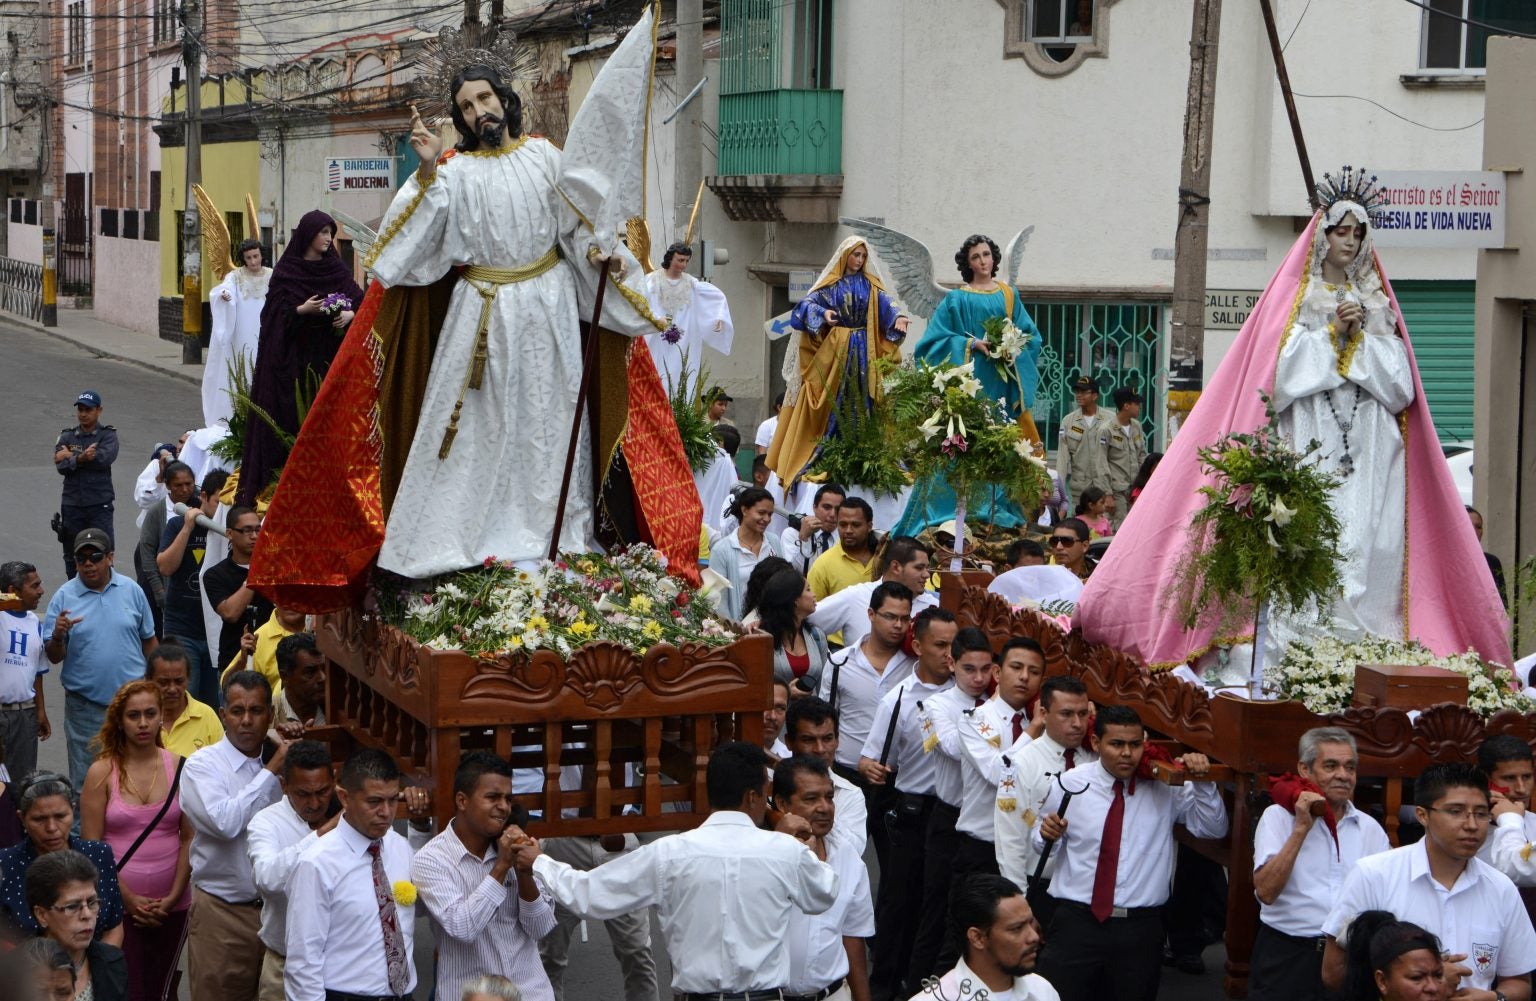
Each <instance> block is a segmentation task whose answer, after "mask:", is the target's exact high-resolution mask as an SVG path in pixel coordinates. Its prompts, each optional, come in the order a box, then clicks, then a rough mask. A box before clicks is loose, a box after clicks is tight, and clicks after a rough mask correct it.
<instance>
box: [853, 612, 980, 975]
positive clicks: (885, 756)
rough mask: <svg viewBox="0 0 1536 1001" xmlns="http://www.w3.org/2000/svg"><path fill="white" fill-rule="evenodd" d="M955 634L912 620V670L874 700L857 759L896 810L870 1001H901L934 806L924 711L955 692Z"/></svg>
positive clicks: (926, 616) (927, 620)
mask: <svg viewBox="0 0 1536 1001" xmlns="http://www.w3.org/2000/svg"><path fill="white" fill-rule="evenodd" d="M958 631H959V627H958V626H957V625H956V624H955V617H954V615H953V614H952V613H950V612H948V611H946V610H944V609H942V608H930V609H928V610H927V611H925V612H923V613H922V614H920V615H918V616H917V617H916V618H915V619H913V620H912V635H913V640H914V645H915V646H916V648H917V666H916V668H914V669H913V672H912V676H911V677H909V678H907V679H906V680H905V681H903V682H902V683H901V684H899V685H897V686H896V687H895V688H894V689H892V690H891V691H889V692H887V693H886V695H885V697H884V698H882V699H881V700H880V706H879V708H878V709H876V710H875V720H874V725H873V726H872V727H871V729H870V731H869V737H868V739H866V740H865V741H864V749H863V751H862V752H861V753H860V756H859V774H861V775H863V776H864V780H865V781H866V782H868V783H869V784H870V785H873V786H888V785H893V786H894V788H895V790H896V799H895V809H894V811H893V815H892V816H891V817H890V818H888V819H887V821H886V823H887V827H888V829H889V833H890V838H891V853H890V863H889V865H888V866H887V867H885V868H882V869H881V870H880V896H879V898H878V899H877V900H876V901H875V942H874V949H875V962H874V966H873V968H872V969H871V970H870V976H869V981H870V994H871V996H872V997H873V998H874V1001H887V999H889V998H894V997H905V996H906V995H905V994H903V993H902V988H903V981H904V979H905V977H906V972H907V965H908V963H909V962H910V961H911V958H912V942H913V940H914V939H915V938H916V936H917V924H918V913H919V908H920V905H921V904H922V894H923V848H924V844H925V842H926V840H927V833H928V818H929V817H930V816H931V815H932V814H933V808H934V804H935V803H937V802H938V796H937V791H938V762H937V760H936V756H935V755H933V754H930V753H928V752H929V750H930V745H928V743H927V741H928V737H929V736H930V735H931V734H932V721H931V719H930V718H929V716H928V715H927V713H925V712H924V709H925V708H926V706H925V703H926V702H928V701H930V700H932V699H933V698H935V697H936V696H938V695H939V694H940V693H942V692H945V691H948V690H949V689H950V688H953V687H954V683H955V682H954V678H953V671H952V670H951V668H950V662H949V648H950V644H951V643H953V642H954V640H955V633H956V632H958ZM925 721H926V727H925ZM935 739H936V738H935Z"/></svg>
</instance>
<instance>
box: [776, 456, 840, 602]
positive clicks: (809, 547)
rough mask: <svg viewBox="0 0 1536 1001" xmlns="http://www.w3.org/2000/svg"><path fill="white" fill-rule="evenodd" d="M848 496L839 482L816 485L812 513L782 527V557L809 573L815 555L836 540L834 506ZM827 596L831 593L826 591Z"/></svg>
mask: <svg viewBox="0 0 1536 1001" xmlns="http://www.w3.org/2000/svg"><path fill="white" fill-rule="evenodd" d="M847 496H848V491H847V490H844V489H843V487H842V485H841V484H839V483H823V484H822V485H821V486H819V487H817V488H816V497H815V499H814V501H813V502H812V504H811V513H810V514H808V515H806V516H805V517H804V518H803V519H801V521H800V525H799V526H798V527H795V526H790V527H789V528H786V529H784V533H783V535H782V536H781V537H780V541H781V542H783V543H784V558H785V559H787V560H789V562H790V563H792V564H793V565H794V568H795V569H796V570H799V571H800V572H801V573H810V572H811V564H812V563H815V562H816V557H818V556H820V555H821V554H822V553H824V552H826V551H827V550H828V549H831V548H832V547H833V546H834V545H836V544H837V509H838V508H840V507H842V506H843V498H845V497H847ZM829 597H831V596H830V595H829Z"/></svg>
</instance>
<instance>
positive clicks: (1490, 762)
mask: <svg viewBox="0 0 1536 1001" xmlns="http://www.w3.org/2000/svg"><path fill="white" fill-rule="evenodd" d="M1477 767H1479V768H1481V769H1482V770H1483V774H1484V775H1486V776H1488V791H1489V792H1490V793H1491V794H1492V798H1493V823H1494V827H1493V829H1492V830H1490V831H1489V832H1488V840H1486V841H1484V842H1483V847H1482V848H1481V849H1480V850H1479V851H1478V853H1477V857H1478V858H1480V859H1482V860H1483V861H1484V862H1487V863H1488V864H1489V865H1491V866H1493V867H1494V868H1495V869H1497V870H1499V871H1500V872H1502V873H1503V874H1504V875H1506V876H1508V877H1509V878H1510V879H1511V880H1513V881H1514V884H1515V885H1516V886H1519V887H1531V886H1536V862H1532V856H1533V855H1536V852H1531V851H1528V850H1527V848H1526V846H1527V845H1529V844H1531V843H1532V842H1536V812H1532V810H1531V793H1532V792H1533V791H1536V769H1533V767H1532V756H1531V745H1529V744H1527V743H1526V742H1525V741H1523V740H1521V739H1520V738H1519V737H1516V736H1515V735H1514V734H1511V733H1501V734H1498V735H1496V736H1493V737H1489V738H1488V739H1487V740H1485V741H1483V743H1482V745H1481V746H1479V747H1478V749H1477ZM1523 896H1524V891H1522V897H1523ZM1527 909H1529V907H1527Z"/></svg>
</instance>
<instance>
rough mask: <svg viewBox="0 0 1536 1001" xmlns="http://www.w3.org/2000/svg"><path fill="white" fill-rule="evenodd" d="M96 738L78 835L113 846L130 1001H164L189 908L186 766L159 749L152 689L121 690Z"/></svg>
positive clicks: (138, 684)
mask: <svg viewBox="0 0 1536 1001" xmlns="http://www.w3.org/2000/svg"><path fill="white" fill-rule="evenodd" d="M98 739H99V741H100V744H101V753H100V754H99V755H98V757H97V759H96V763H95V764H93V765H91V769H90V771H89V772H87V773H86V776H85V788H84V790H82V792H81V795H80V833H81V834H82V835H83V836H84V837H87V838H96V839H99V840H102V841H105V842H106V843H107V844H109V845H111V846H112V854H113V855H114V856H115V857H116V859H117V868H118V881H119V883H120V884H121V885H122V889H123V905H124V911H125V912H126V919H125V920H124V921H123V952H124V953H125V954H126V956H127V959H128V998H129V1001H162V999H164V998H167V997H168V996H170V994H171V986H172V977H173V975H174V973H175V971H176V965H177V962H178V960H179V959H180V957H181V947H182V942H183V939H184V933H185V930H186V925H187V907H188V906H189V905H190V904H191V902H192V896H191V890H190V887H189V884H190V882H191V876H192V869H191V863H190V861H189V859H188V854H187V851H188V847H189V846H190V844H191V841H192V827H191V825H190V824H189V823H188V822H187V820H186V818H185V817H183V816H182V812H181V803H180V782H181V763H182V760H183V759H181V758H179V757H177V756H176V755H174V754H172V753H171V752H170V751H167V750H166V749H165V747H164V746H163V744H162V737H161V733H160V690H159V689H158V688H156V687H155V685H154V683H153V682H149V681H131V682H129V683H128V684H126V685H124V686H123V687H122V688H120V689H118V692H117V694H116V695H115V696H113V698H112V703H111V704H110V705H109V706H107V712H106V721H105V723H104V724H103V725H102V728H101V734H100V737H99V738H98ZM146 832H147V833H146ZM141 837H142V840H141ZM130 853H131V854H130ZM125 856H126V858H125Z"/></svg>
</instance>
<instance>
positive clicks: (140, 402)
mask: <svg viewBox="0 0 1536 1001" xmlns="http://www.w3.org/2000/svg"><path fill="white" fill-rule="evenodd" d="M72 319H73V318H72V317H71V315H70V314H69V312H68V311H61V316H60V322H61V323H62V324H63V325H64V326H63V328H61V332H62V333H64V334H65V335H66V336H69V337H71V338H73V339H77V340H80V339H85V338H86V337H88V336H89V334H88V333H83V332H82V331H89V330H90V328H86V327H83V326H76V325H74V324H72V322H71V321H72ZM103 333H104V334H110V332H106V331H104V332H103ZM0 340H3V342H4V344H5V345H6V352H5V353H6V359H7V367H8V371H9V372H10V376H9V378H8V382H9V384H10V385H11V386H12V390H11V392H10V394H9V396H8V397H7V399H6V409H7V421H6V422H5V423H6V427H8V428H9V429H10V430H9V433H8V434H6V435H5V436H4V437H3V438H0V559H4V560H9V559H24V560H27V561H28V562H30V563H33V564H35V565H36V566H37V567H38V569H39V571H40V573H41V574H42V577H43V583H44V585H45V586H46V587H47V588H48V595H46V596H45V597H44V599H43V601H44V604H45V605H46V603H47V600H48V597H49V596H51V595H52V593H53V590H54V589H55V588H57V587H58V585H59V583H60V582H61V581H62V579H63V565H62V560H61V555H60V549H59V546H58V544H57V543H56V542H55V540H54V538H53V535H52V533H51V531H50V530H49V527H48V520H49V518H50V517H51V516H52V513H53V512H54V511H56V510H58V502H59V476H58V474H57V473H56V472H54V469H53V464H52V463H51V462H50V461H49V456H50V455H51V454H52V450H51V448H50V446H51V445H52V444H53V441H54V438H55V436H56V435H57V434H58V431H59V429H60V428H63V427H65V426H66V425H69V424H72V423H73V417H74V401H75V397H76V396H77V395H78V394H79V393H80V391H81V390H83V389H94V390H96V391H98V392H99V393H101V395H102V399H103V403H104V409H103V412H102V420H103V421H104V422H106V423H108V424H111V425H113V426H114V427H116V428H117V432H118V438H119V441H120V443H121V454H120V455H119V457H118V460H117V462H116V463H115V464H114V466H113V477H112V479H113V484H114V485H115V487H116V489H117V496H118V504H117V512H116V533H117V539H118V540H119V546H118V548H119V550H120V557H119V560H118V564H117V565H118V568H119V569H121V570H123V571H124V572H126V573H128V574H130V575H131V574H132V573H133V562H132V540H134V539H136V538H137V530H136V528H135V526H134V519H135V516H136V514H137V510H136V508H135V507H134V505H133V501H132V498H131V493H132V489H133V482H134V479H135V478H136V477H137V476H138V474H139V471H140V470H141V469H143V468H144V464H145V463H146V462H148V461H149V450H150V448H151V446H153V445H154V444H155V443H156V442H158V441H163V440H167V439H172V440H173V439H175V437H176V436H177V435H178V434H179V433H180V432H181V431H182V430H185V429H186V428H188V427H192V426H194V425H196V424H198V423H200V422H201V416H200V415H201V406H200V404H199V398H198V393H197V388H196V386H195V384H194V383H193V382H191V381H188V379H187V377H186V374H187V370H185V369H179V368H178V367H177V366H176V364H175V360H174V357H175V356H174V351H171V352H167V350H166V347H167V345H165V343H164V342H157V341H155V340H153V339H152V338H149V337H147V336H143V338H142V341H139V340H138V339H137V338H135V337H133V336H117V335H110V346H105V345H108V340H107V338H106V337H103V338H100V339H98V340H97V341H93V342H94V343H101V344H103V345H104V347H103V350H111V351H113V352H114V353H116V354H118V355H120V356H121V357H119V358H111V357H99V356H98V355H96V354H94V353H92V352H91V351H89V350H87V349H86V348H84V347H82V346H80V345H78V344H74V343H69V342H67V341H63V340H59V339H58V338H56V337H53V336H50V335H48V334H44V333H41V332H39V331H36V330H32V329H27V328H24V327H21V326H18V325H14V324H11V323H8V322H6V321H5V320H3V319H0ZM157 366H162V367H166V368H169V371H163V370H158V369H157ZM192 371H194V372H200V368H198V369H194V370H192ZM45 688H46V692H47V699H48V705H49V707H50V715H51V716H52V718H53V724H54V729H55V731H56V734H57V735H56V736H54V737H53V739H51V740H49V741H47V742H46V743H44V744H43V745H42V748H41V752H40V755H39V763H40V765H41V766H42V767H44V768H51V769H55V770H59V771H63V770H64V769H65V767H66V763H65V755H64V739H63V735H62V724H63V704H64V697H63V691H62V689H61V688H60V687H59V684H58V677H57V674H56V673H50V674H49V675H48V678H47V682H46V685H45ZM651 926H652V929H651V936H652V942H653V945H654V948H655V954H656V963H657V981H658V996H659V997H660V998H663V999H665V998H669V997H670V996H671V992H670V990H669V989H668V988H669V985H670V983H671V976H672V969H671V964H670V963H668V962H667V958H666V952H665V949H664V948H663V946H662V939H661V932H660V929H659V927H658V926H657V924H656V921H655V919H654V917H653V918H652V922H651ZM587 935H588V940H587V941H586V942H585V943H583V942H581V941H580V938H579V935H578V936H577V937H576V938H574V939H573V941H572V945H571V957H570V967H569V969H568V970H567V973H566V985H565V997H566V998H567V1001H595V999H598V998H617V997H622V990H623V985H622V978H621V976H620V973H619V968H618V964H617V962H616V961H615V960H614V958H613V953H612V950H611V947H610V945H609V941H608V936H607V932H606V931H605V929H604V928H603V925H602V923H601V922H589V923H588V925H587ZM416 943H417V950H416V952H417V968H418V969H419V970H423V971H430V970H431V968H432V965H431V964H432V960H431V953H432V946H431V931H430V929H429V928H428V927H427V924H426V922H425V921H422V922H420V923H419V924H418V926H417V929H416ZM1223 958H1224V952H1223V950H1222V949H1221V948H1220V947H1219V946H1218V947H1213V948H1211V949H1209V950H1207V952H1206V963H1207V965H1208V967H1209V969H1210V972H1208V973H1207V974H1206V975H1205V976H1203V977H1190V976H1186V975H1184V974H1180V973H1177V972H1175V971H1173V970H1167V971H1165V973H1164V976H1163V983H1162V989H1161V991H1160V992H1159V995H1158V996H1159V998H1160V1001H1217V999H1219V998H1221V997H1222V994H1221V982H1220V981H1221V978H1220V973H1219V971H1220V967H1221V963H1222V961H1223ZM430 993H431V983H430V981H428V982H425V983H423V984H421V985H420V986H419V987H418V989H417V991H416V997H418V998H427V997H429V996H430ZM181 996H182V998H183V999H186V998H187V997H188V994H187V991H186V988H185V985H183V989H182V992H181Z"/></svg>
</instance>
